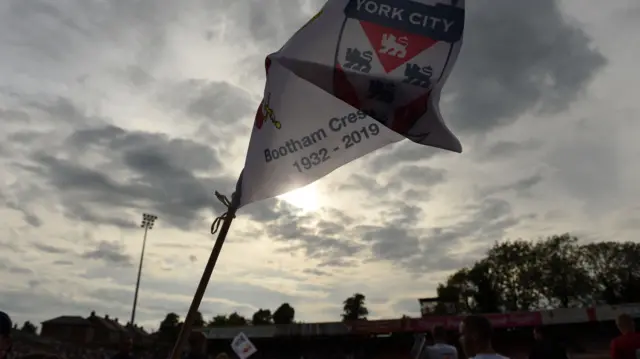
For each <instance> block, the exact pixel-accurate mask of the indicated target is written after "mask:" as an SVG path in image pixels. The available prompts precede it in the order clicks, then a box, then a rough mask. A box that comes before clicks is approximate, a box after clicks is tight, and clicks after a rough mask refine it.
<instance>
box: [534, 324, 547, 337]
mask: <svg viewBox="0 0 640 359" xmlns="http://www.w3.org/2000/svg"><path fill="white" fill-rule="evenodd" d="M544 337H545V335H544V328H542V327H535V328H533V338H534V339H535V340H542V339H544Z"/></svg>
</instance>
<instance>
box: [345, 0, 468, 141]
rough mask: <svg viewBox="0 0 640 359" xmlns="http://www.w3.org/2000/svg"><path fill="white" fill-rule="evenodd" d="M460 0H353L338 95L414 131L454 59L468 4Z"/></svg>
mask: <svg viewBox="0 0 640 359" xmlns="http://www.w3.org/2000/svg"><path fill="white" fill-rule="evenodd" d="M458 2H459V1H457V0H405V1H394V0H350V1H349V2H348V4H347V5H346V7H345V9H344V14H345V16H346V18H345V21H344V23H343V25H342V30H341V33H340V40H339V41H338V45H337V49H336V56H335V68H334V79H333V90H334V94H335V96H337V97H338V98H340V99H341V100H343V101H345V102H347V103H349V104H350V105H352V106H354V107H356V108H359V109H362V110H363V111H365V112H366V113H368V114H369V115H370V116H372V117H373V118H375V119H377V120H378V121H380V122H381V123H383V124H384V125H385V126H387V127H389V128H391V129H393V130H395V131H396V132H398V133H400V134H403V135H405V136H407V137H409V138H412V137H413V138H412V139H414V140H418V139H419V138H418V137H420V136H423V137H424V136H427V135H428V133H422V134H419V133H418V134H416V133H410V130H411V128H412V127H413V125H414V123H415V122H416V121H417V120H418V119H420V117H421V116H423V115H424V114H425V113H426V111H427V109H428V101H429V95H430V93H431V91H432V90H433V88H434V86H435V85H437V84H438V83H439V82H440V80H441V79H442V77H443V74H444V73H445V72H446V71H447V70H448V68H449V67H450V66H452V65H453V61H450V59H451V57H452V56H451V55H452V53H453V52H454V51H453V47H454V45H455V44H456V43H458V42H460V40H461V38H462V31H463V27H464V8H463V6H462V7H460V6H458Z"/></svg>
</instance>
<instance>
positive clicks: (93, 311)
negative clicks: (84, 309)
mask: <svg viewBox="0 0 640 359" xmlns="http://www.w3.org/2000/svg"><path fill="white" fill-rule="evenodd" d="M95 316H96V311H95V310H92V311H91V317H92V318H93V317H95Z"/></svg>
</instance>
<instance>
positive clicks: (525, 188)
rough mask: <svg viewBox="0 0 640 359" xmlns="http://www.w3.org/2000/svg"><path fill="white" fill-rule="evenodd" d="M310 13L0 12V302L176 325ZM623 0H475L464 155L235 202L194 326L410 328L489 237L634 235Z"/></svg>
mask: <svg viewBox="0 0 640 359" xmlns="http://www.w3.org/2000/svg"><path fill="white" fill-rule="evenodd" d="M321 5H322V2H321V1H320V0H244V1H236V0H183V1H173V0H138V1H126V0H55V1H54V0H50V1H48V0H29V1H25V0H6V1H3V2H1V3H0V48H1V49H2V50H1V53H2V55H1V56H0V121H1V122H0V126H1V127H0V128H1V130H0V298H2V299H1V303H0V305H1V306H2V307H0V310H3V311H6V312H8V313H9V314H10V315H11V316H12V317H13V319H14V321H16V322H18V323H22V322H24V321H25V320H30V321H32V322H35V323H36V324H37V325H39V324H38V323H40V322H42V321H43V320H46V319H50V318H53V317H56V316H58V315H62V314H64V315H82V316H88V315H89V313H90V312H91V311H92V310H95V311H96V313H97V314H99V315H104V314H109V315H110V316H111V317H117V318H120V321H121V322H126V321H127V320H128V318H129V316H130V312H131V306H132V302H133V290H134V286H135V280H136V273H137V266H138V261H139V256H140V251H141V246H142V237H143V230H142V229H141V228H140V220H141V217H142V213H145V212H147V213H153V214H155V215H157V216H158V220H157V222H156V225H155V226H154V227H153V229H152V230H151V231H150V232H149V236H148V241H147V251H146V255H145V259H144V268H143V273H142V281H141V286H140V295H139V301H138V310H137V317H136V318H137V320H136V321H137V322H138V323H140V324H142V325H144V327H145V328H148V329H156V328H157V327H158V325H159V322H160V321H161V319H162V318H163V317H164V315H166V313H168V312H176V313H178V314H179V315H181V316H184V315H185V314H186V311H187V309H188V306H189V303H190V301H191V298H192V296H193V293H194V291H195V288H196V285H197V283H198V281H199V279H200V276H201V273H202V270H203V268H204V266H205V263H206V261H207V259H208V256H209V253H210V250H211V247H212V245H213V241H214V237H213V236H212V235H211V234H210V226H211V222H212V220H213V219H214V218H215V217H216V216H218V215H220V214H221V213H222V212H223V208H222V206H221V205H220V204H219V203H218V202H217V200H216V199H215V196H214V191H220V192H221V193H224V194H227V195H230V194H231V192H232V191H233V188H234V184H235V181H236V179H237V177H238V174H239V173H240V171H241V169H242V167H243V165H244V156H245V153H246V149H247V146H248V141H249V135H250V131H251V126H252V123H253V115H254V114H255V109H256V108H257V106H258V104H259V102H260V97H261V95H262V90H263V86H264V67H263V66H264V57H265V56H266V55H267V54H269V53H271V52H274V51H276V50H277V49H278V48H279V47H280V46H281V45H282V44H283V43H284V42H285V41H286V40H287V39H288V37H289V36H291V34H293V32H295V30H297V29H298V28H299V27H300V26H302V25H303V24H304V23H305V22H306V21H307V20H308V19H309V18H310V17H311V16H312V15H313V14H314V13H315V12H316V11H317V10H318V9H319V8H320V6H321ZM639 19H640V5H639V3H638V2H637V1H634V0H617V1H613V2H604V1H597V0H565V1H555V0H538V1H528V0H473V1H468V2H467V20H466V28H465V40H464V45H463V47H462V51H461V53H460V57H459V59H458V63H457V64H456V67H455V68H454V70H453V73H452V75H451V77H450V78H449V80H448V82H447V84H446V86H445V88H444V92H443V97H442V102H441V109H442V114H443V116H444V118H445V121H446V123H447V124H448V126H449V127H450V128H451V129H452V130H453V132H454V133H456V134H457V135H458V136H459V138H460V140H461V142H462V144H463V147H464V152H463V153H462V154H456V153H449V152H446V151H442V150H437V149H433V148H428V147H424V146H420V145H417V144H413V143H410V142H408V141H404V142H401V143H398V144H393V145H391V146H388V147H385V148H383V149H381V150H379V151H376V152H374V153H372V154H369V155H367V156H365V157H363V158H360V159H359V160H357V161H355V162H353V163H351V164H349V165H347V166H344V167H342V168H340V169H339V170H337V171H335V172H333V173H332V174H330V175H329V176H327V177H325V178H323V179H322V180H320V181H318V182H316V183H314V184H312V185H310V186H308V187H305V188H303V189H300V190H297V191H296V192H295V193H293V194H289V195H285V196H281V197H279V198H276V199H269V200H265V201H261V202H258V203H253V204H250V205H248V206H246V207H244V208H242V209H241V210H240V211H239V213H238V217H237V219H236V220H235V221H234V223H233V226H232V228H231V231H230V234H229V237H228V239H227V243H226V244H225V246H224V249H223V251H222V254H221V256H220V259H219V261H218V265H217V267H216V270H215V272H214V274H213V277H212V279H211V281H210V283H209V286H208V290H207V292H206V295H205V298H204V300H203V302H202V305H201V311H202V312H203V314H204V316H205V317H206V318H210V317H212V316H214V315H216V314H225V313H230V312H233V311H238V312H239V313H241V314H244V315H247V316H250V315H251V314H252V313H253V312H254V311H256V310H257V309H259V308H267V309H271V310H274V309H275V308H277V307H278V306H279V305H280V304H281V303H283V302H288V303H290V304H291V305H292V306H293V307H294V308H295V310H296V319H297V320H301V321H305V322H313V321H335V320H339V318H340V313H341V305H342V301H343V300H344V299H345V298H347V297H348V296H350V295H352V294H353V293H355V292H360V293H363V294H365V295H366V298H367V299H366V303H367V306H368V308H369V310H370V318H393V317H400V316H401V315H403V314H408V315H418V313H419V306H418V301H417V298H420V297H429V296H433V295H435V288H436V286H437V284H438V283H439V282H441V281H443V280H445V279H446V277H447V275H449V274H451V273H452V272H453V271H455V270H456V269H459V268H461V267H463V266H466V265H470V264H472V263H473V262H474V261H475V260H477V259H478V258H480V257H482V255H483V253H484V251H486V249H487V248H488V247H490V246H491V245H492V244H493V243H495V242H496V241H502V240H508V239H517V238H524V239H533V240H535V239H538V238H543V237H545V236H549V235H553V234H561V233H565V232H570V233H572V234H574V235H576V236H578V237H579V238H580V239H581V240H582V241H585V242H592V241H602V240H616V241H633V240H637V238H640V237H639V235H640V225H639V224H638V223H640V222H639V221H638V219H639V217H640V205H639V203H640V186H638V185H637V183H639V182H640V167H638V166H637V165H636V164H637V159H638V158H639V156H640V142H638V141H636V139H637V136H638V134H639V133H640V121H637V118H638V116H639V115H640V103H639V102H638V101H637V84H638V83H640V71H637V68H636V66H637V65H636V63H635V62H636V60H635V59H637V58H638V57H640V48H639V47H637V46H631V43H632V41H629V39H631V38H633V34H637V33H638V32H639V31H640V21H638V20H639Z"/></svg>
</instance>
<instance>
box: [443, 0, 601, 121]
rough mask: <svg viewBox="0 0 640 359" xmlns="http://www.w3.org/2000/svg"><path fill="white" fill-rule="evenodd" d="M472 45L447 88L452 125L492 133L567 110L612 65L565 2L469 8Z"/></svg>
mask: <svg viewBox="0 0 640 359" xmlns="http://www.w3.org/2000/svg"><path fill="white" fill-rule="evenodd" d="M467 7H468V12H467V14H468V16H467V22H466V24H465V42H464V46H463V48H462V51H461V54H460V58H459V59H458V63H457V64H456V68H455V70H454V72H453V74H452V76H451V79H450V80H449V83H448V85H447V89H446V90H447V92H448V93H449V94H452V95H453V96H454V98H455V100H454V101H453V102H452V103H451V104H450V111H449V112H450V113H449V114H448V115H447V118H448V120H449V121H450V122H451V124H452V127H453V128H454V129H455V130H458V131H464V132H467V131H468V132H472V133H477V132H486V131H488V130H491V129H493V128H496V127H499V126H504V125H507V124H510V123H512V122H514V121H516V120H517V119H518V118H519V117H520V116H522V115H523V114H524V113H527V112H531V111H535V112H543V113H546V114H549V113H556V112H558V111H561V110H565V109H566V108H568V106H569V105H570V104H571V103H573V101H574V100H575V99H576V98H577V97H578V96H579V95H580V94H582V93H583V91H584V90H585V88H586V86H587V85H588V84H589V83H590V82H591V80H592V79H593V78H594V75H595V74H596V73H597V72H598V71H599V70H600V69H602V68H603V66H604V65H605V64H606V60H605V58H604V57H603V55H602V54H600V53H599V52H598V50H597V49H595V48H594V47H593V44H592V43H591V40H590V38H589V37H588V36H587V34H586V33H585V32H584V30H583V29H582V28H581V27H580V26H579V25H578V24H577V23H574V22H572V21H571V20H569V18H568V17H567V16H565V15H564V14H563V13H562V10H561V7H560V2H559V1H556V0H542V1H534V2H532V1H510V0H497V1H496V0H490V1H489V0H480V1H472V2H469V3H468V4H467Z"/></svg>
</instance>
